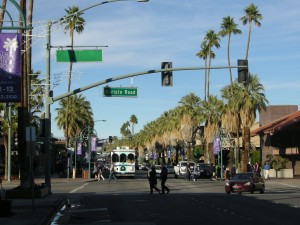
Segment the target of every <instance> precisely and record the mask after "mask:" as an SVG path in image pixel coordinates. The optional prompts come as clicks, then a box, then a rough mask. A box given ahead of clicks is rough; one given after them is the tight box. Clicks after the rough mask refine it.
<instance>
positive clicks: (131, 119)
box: [129, 114, 138, 135]
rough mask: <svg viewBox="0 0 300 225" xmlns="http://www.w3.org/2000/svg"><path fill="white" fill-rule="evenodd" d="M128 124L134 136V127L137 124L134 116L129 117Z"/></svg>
mask: <svg viewBox="0 0 300 225" xmlns="http://www.w3.org/2000/svg"><path fill="white" fill-rule="evenodd" d="M129 122H130V123H131V134H132V135H134V126H135V125H136V124H137V123H138V119H137V117H136V115H134V114H133V115H131V116H130V119H129Z"/></svg>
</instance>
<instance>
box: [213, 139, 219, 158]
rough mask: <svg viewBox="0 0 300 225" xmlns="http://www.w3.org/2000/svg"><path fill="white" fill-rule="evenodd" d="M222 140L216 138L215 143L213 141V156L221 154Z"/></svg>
mask: <svg viewBox="0 0 300 225" xmlns="http://www.w3.org/2000/svg"><path fill="white" fill-rule="evenodd" d="M220 147H221V146H220V138H219V137H215V138H214V141H213V154H214V155H217V154H219V152H220Z"/></svg>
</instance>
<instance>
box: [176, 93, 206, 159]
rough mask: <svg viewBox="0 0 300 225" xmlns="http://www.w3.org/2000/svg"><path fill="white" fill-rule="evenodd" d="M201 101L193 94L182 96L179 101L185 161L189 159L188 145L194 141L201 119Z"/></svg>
mask: <svg viewBox="0 0 300 225" xmlns="http://www.w3.org/2000/svg"><path fill="white" fill-rule="evenodd" d="M200 102H201V99H200V98H199V97H198V96H196V95H195V94H194V93H190V94H188V95H186V96H184V97H183V98H182V99H181V100H180V101H179V107H178V110H179V114H180V131H181V134H182V138H183V140H184V141H185V142H186V143H187V145H188V148H187V160H188V161H190V159H191V151H190V150H191V149H190V145H191V144H192V143H193V142H194V141H195V136H196V132H197V130H198V128H199V124H201V123H202V121H203V117H202V115H201V114H199V113H200Z"/></svg>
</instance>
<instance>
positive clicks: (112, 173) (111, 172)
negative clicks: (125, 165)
mask: <svg viewBox="0 0 300 225" xmlns="http://www.w3.org/2000/svg"><path fill="white" fill-rule="evenodd" d="M112 178H113V179H114V180H115V181H116V182H118V179H117V178H116V176H115V165H114V164H113V163H111V165H110V168H109V179H108V182H110V181H111V179H112Z"/></svg>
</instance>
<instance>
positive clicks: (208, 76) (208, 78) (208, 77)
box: [207, 47, 211, 97]
mask: <svg viewBox="0 0 300 225" xmlns="http://www.w3.org/2000/svg"><path fill="white" fill-rule="evenodd" d="M210 50H211V48H210V47H209V51H208V57H209V62H208V67H209V69H208V75H207V97H209V80H210V64H211V55H210V53H211V51H210Z"/></svg>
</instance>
